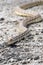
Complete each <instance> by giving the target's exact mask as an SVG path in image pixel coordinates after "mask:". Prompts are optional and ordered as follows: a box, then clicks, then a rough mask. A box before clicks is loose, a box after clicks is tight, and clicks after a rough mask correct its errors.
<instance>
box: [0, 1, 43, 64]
mask: <svg viewBox="0 0 43 65" xmlns="http://www.w3.org/2000/svg"><path fill="white" fill-rule="evenodd" d="M32 1H38V0H0V18H1V17H3V16H4V19H5V20H9V21H14V19H16V18H19V17H17V16H14V15H12V14H11V12H12V9H13V8H14V7H15V6H17V5H20V4H23V3H26V2H32ZM28 10H29V9H28ZM30 10H35V11H38V12H39V13H40V15H41V17H42V18H43V6H36V7H33V8H30ZM3 11H4V12H3ZM1 12H3V13H4V15H3V13H1ZM6 15H8V16H7V17H6ZM2 20H3V19H2ZM27 28H28V31H29V33H28V35H26V36H25V38H23V39H22V40H20V41H19V42H16V43H14V44H12V45H9V46H5V47H3V46H1V45H0V65H43V21H41V22H39V23H34V24H30V25H28V26H27Z"/></svg>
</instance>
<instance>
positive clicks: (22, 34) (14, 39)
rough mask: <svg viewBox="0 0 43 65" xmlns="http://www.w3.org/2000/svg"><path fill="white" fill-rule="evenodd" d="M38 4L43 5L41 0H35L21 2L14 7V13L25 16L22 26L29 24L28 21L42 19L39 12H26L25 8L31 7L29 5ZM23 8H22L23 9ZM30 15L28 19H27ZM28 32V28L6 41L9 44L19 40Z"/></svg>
mask: <svg viewBox="0 0 43 65" xmlns="http://www.w3.org/2000/svg"><path fill="white" fill-rule="evenodd" d="M39 5H43V1H42V0H39V1H36V2H32V3H26V4H23V5H21V6H20V7H16V9H15V11H14V12H15V13H16V15H19V16H23V17H26V20H25V22H24V21H23V25H24V27H25V26H26V25H27V24H30V23H33V22H34V23H35V22H39V21H41V20H43V19H42V18H41V16H40V14H39V13H36V12H34V11H33V13H34V14H35V15H34V14H32V13H29V12H26V11H25V9H27V8H31V7H34V6H39ZM23 9H24V10H23ZM29 17H30V19H28V18H29ZM28 33H29V31H28V29H27V30H26V31H24V32H23V33H21V34H20V35H18V36H16V37H15V38H13V40H10V41H9V42H8V45H9V44H13V43H14V42H16V41H19V40H21V39H22V38H23V37H25V35H27V34H28Z"/></svg>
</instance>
